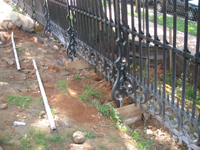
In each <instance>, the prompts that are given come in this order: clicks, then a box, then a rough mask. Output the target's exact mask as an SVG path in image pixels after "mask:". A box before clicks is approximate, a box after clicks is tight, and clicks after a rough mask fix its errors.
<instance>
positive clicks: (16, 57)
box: [11, 31, 21, 71]
mask: <svg viewBox="0 0 200 150" xmlns="http://www.w3.org/2000/svg"><path fill="white" fill-rule="evenodd" d="M11 41H12V45H13V51H14V56H15V61H16V65H17V70H18V71H21V68H20V64H19V59H18V55H17V51H16V47H15V41H14V33H13V31H12V33H11Z"/></svg>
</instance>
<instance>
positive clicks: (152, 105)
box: [148, 94, 162, 117]
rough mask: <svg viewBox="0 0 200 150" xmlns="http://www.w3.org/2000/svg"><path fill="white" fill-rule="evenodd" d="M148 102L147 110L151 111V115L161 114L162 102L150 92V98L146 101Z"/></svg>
mask: <svg viewBox="0 0 200 150" xmlns="http://www.w3.org/2000/svg"><path fill="white" fill-rule="evenodd" d="M148 103H149V111H150V112H151V113H153V117H155V115H160V114H161V112H162V103H161V101H160V100H159V99H158V98H157V97H156V96H155V95H153V94H152V95H151V96H150V100H149V101H148Z"/></svg>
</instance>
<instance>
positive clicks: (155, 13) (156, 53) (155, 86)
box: [154, 0, 158, 92]
mask: <svg viewBox="0 0 200 150" xmlns="http://www.w3.org/2000/svg"><path fill="white" fill-rule="evenodd" d="M154 40H158V33H157V0H154ZM157 56H158V45H157V44H156V43H155V45H154V90H155V92H157V72H158V71H157V66H158V62H157V61H158V60H157V59H158V58H157Z"/></svg>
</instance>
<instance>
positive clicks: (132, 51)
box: [14, 0, 200, 150]
mask: <svg viewBox="0 0 200 150" xmlns="http://www.w3.org/2000/svg"><path fill="white" fill-rule="evenodd" d="M199 1H200V0H198V3H199ZM14 2H15V3H16V4H17V5H19V6H20V7H21V8H22V9H23V11H25V12H27V13H28V14H29V15H30V16H31V17H32V18H33V19H35V20H36V21H38V22H39V23H40V24H42V25H43V26H45V28H44V33H45V35H46V36H48V37H49V36H50V35H51V34H53V35H54V36H55V37H56V38H58V39H59V40H60V41H61V42H62V43H63V44H64V45H66V54H67V56H68V57H69V58H71V59H72V60H73V58H74V57H75V56H76V55H77V56H78V57H79V58H81V59H84V60H86V61H87V62H88V63H90V64H91V65H92V66H93V67H94V68H95V71H97V72H99V73H101V74H102V75H103V76H104V77H105V78H106V80H107V81H110V83H111V85H112V93H111V96H112V99H113V100H114V101H115V102H116V103H117V104H118V106H119V107H121V106H123V100H124V99H125V97H128V98H129V103H130V104H131V103H135V104H138V105H140V107H141V108H142V109H144V110H145V111H146V112H147V114H149V115H152V116H153V117H154V118H155V119H156V120H157V121H159V122H160V123H161V125H162V129H164V128H165V127H166V128H168V129H169V132H170V135H171V137H173V136H177V137H178V139H179V144H180V145H182V142H185V143H186V144H187V146H188V149H194V150H199V149H200V147H199V143H200V128H199V127H200V113H199V109H200V90H199V88H200V80H199V78H200V75H199V64H200V55H199V46H200V45H199V44H200V19H198V16H200V7H199V5H198V4H197V1H196V3H195V2H194V1H192V0H191V1H187V0H186V1H185V0H183V1H179V0H173V1H166V0H138V5H137V6H135V3H134V2H135V1H134V0H121V1H120V0H44V1H43V0H21V1H20V0H14ZM193 25H194V26H193ZM182 26H183V27H182ZM191 28H192V32H191ZM191 43H192V44H191ZM180 45H181V46H180Z"/></svg>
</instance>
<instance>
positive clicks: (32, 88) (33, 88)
mask: <svg viewBox="0 0 200 150" xmlns="http://www.w3.org/2000/svg"><path fill="white" fill-rule="evenodd" d="M30 88H31V90H33V91H35V90H37V88H38V85H36V84H32V85H31V86H30Z"/></svg>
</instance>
